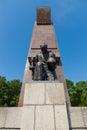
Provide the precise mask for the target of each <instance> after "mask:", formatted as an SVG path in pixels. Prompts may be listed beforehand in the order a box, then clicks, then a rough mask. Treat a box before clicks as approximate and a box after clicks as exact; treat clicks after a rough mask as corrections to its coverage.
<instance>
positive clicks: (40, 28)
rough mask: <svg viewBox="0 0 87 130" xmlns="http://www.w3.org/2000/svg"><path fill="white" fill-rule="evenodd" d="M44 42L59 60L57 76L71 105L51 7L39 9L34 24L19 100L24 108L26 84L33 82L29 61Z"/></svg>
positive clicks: (67, 101)
mask: <svg viewBox="0 0 87 130" xmlns="http://www.w3.org/2000/svg"><path fill="white" fill-rule="evenodd" d="M44 42H45V43H47V44H48V49H49V50H52V51H53V52H54V53H55V55H56V59H57V68H56V74H57V77H58V81H59V82H60V83H63V84H64V92H65V98H66V103H67V104H68V105H70V100H69V96H68V91H67V86H66V81H65V78H64V72H63V68H62V63H61V57H60V52H59V48H58V42H57V39H56V34H55V31H54V26H53V23H52V21H51V9H50V8H49V7H40V8H37V18H36V21H35V24H34V29H33V33H32V38H31V43H30V48H29V53H28V57H27V61H26V67H25V72H24V80H23V84H22V89H21V94H20V99H19V106H23V99H24V90H25V84H26V83H29V82H30V81H32V74H31V71H30V70H29V60H30V58H31V57H35V56H36V54H37V53H38V52H40V45H41V44H43V43H44ZM60 44H61V43H60Z"/></svg>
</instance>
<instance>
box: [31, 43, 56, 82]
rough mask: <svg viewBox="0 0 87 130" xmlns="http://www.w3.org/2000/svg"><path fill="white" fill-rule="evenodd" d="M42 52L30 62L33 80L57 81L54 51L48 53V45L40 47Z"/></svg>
mask: <svg viewBox="0 0 87 130" xmlns="http://www.w3.org/2000/svg"><path fill="white" fill-rule="evenodd" d="M40 48H41V52H40V53H39V54H37V55H36V57H35V58H31V60H30V70H32V79H33V80H40V81H42V80H57V76H56V72H55V69H56V65H57V63H56V57H55V54H54V53H53V52H52V51H48V49H47V44H45V43H44V44H42V45H40Z"/></svg>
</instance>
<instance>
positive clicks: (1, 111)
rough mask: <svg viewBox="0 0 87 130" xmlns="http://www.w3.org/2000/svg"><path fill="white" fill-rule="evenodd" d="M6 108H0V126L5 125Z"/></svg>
mask: <svg viewBox="0 0 87 130" xmlns="http://www.w3.org/2000/svg"><path fill="white" fill-rule="evenodd" d="M7 111H8V108H3V107H1V108H0V128H1V127H4V126H5V120H6V116H7Z"/></svg>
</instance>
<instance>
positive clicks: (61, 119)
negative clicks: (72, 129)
mask: <svg viewBox="0 0 87 130" xmlns="http://www.w3.org/2000/svg"><path fill="white" fill-rule="evenodd" d="M55 122H56V130H69V124H68V117H67V110H66V106H65V105H57V106H55Z"/></svg>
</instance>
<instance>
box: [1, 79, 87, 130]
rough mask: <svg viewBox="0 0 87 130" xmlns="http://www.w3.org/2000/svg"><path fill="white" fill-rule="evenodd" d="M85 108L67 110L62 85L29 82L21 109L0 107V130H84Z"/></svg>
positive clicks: (86, 111)
mask: <svg viewBox="0 0 87 130" xmlns="http://www.w3.org/2000/svg"><path fill="white" fill-rule="evenodd" d="M86 129H87V107H68V106H67V105H66V100H65V94H64V85H63V83H59V82H55V81H54V82H30V83H28V84H26V85H25V93H24V101H23V107H13V108H12V107H10V108H8V107H6V108H3V107H1V108H0V130H86Z"/></svg>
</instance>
